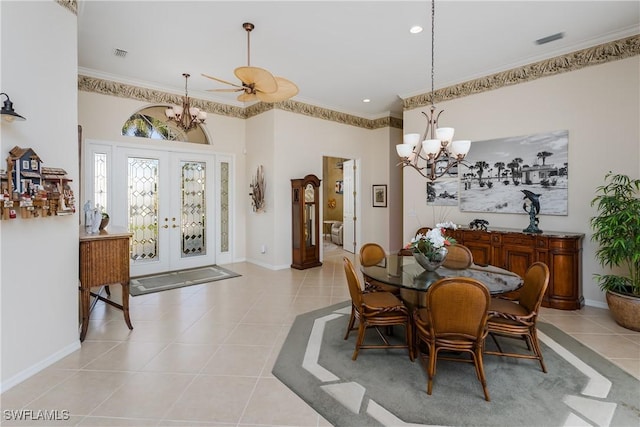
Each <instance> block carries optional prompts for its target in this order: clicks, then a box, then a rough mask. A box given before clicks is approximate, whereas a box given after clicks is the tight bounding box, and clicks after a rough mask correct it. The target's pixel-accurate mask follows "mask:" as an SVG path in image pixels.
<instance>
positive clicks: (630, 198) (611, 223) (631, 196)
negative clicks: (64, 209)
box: [591, 172, 640, 331]
mask: <svg viewBox="0 0 640 427" xmlns="http://www.w3.org/2000/svg"><path fill="white" fill-rule="evenodd" d="M591 206H595V207H596V209H597V211H598V214H597V216H595V217H593V218H591V228H592V229H593V235H592V236H591V240H593V241H594V242H596V243H597V244H598V245H599V247H598V249H597V250H596V258H597V260H598V262H599V263H600V265H601V266H602V267H604V268H609V269H612V270H613V271H612V274H595V275H594V276H595V278H596V280H597V282H598V283H599V285H600V289H602V290H603V291H605V292H606V297H607V304H608V305H609V310H610V311H611V314H612V316H613V318H614V319H615V321H616V322H617V323H618V324H619V325H621V326H624V327H625V328H628V329H632V330H635V331H640V179H632V178H630V177H629V176H628V175H623V174H614V173H613V172H608V173H607V174H606V175H605V183H604V184H603V185H601V186H599V187H598V188H597V189H596V197H595V198H594V199H593V200H592V201H591ZM613 273H618V274H613Z"/></svg>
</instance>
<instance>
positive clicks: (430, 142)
mask: <svg viewBox="0 0 640 427" xmlns="http://www.w3.org/2000/svg"><path fill="white" fill-rule="evenodd" d="M434 24H435V0H431V94H430V98H431V108H430V112H429V114H427V113H425V112H424V111H423V112H422V114H424V116H425V117H426V119H427V128H426V129H425V131H424V135H423V136H422V139H421V138H420V134H418V133H408V134H405V135H404V140H403V143H402V144H398V145H396V151H397V153H398V156H399V157H400V159H401V162H400V163H398V166H402V167H403V168H404V167H407V166H410V167H412V168H414V169H415V170H417V171H418V173H420V175H422V176H423V177H425V178H427V179H430V180H431V181H435V180H436V179H438V178H440V177H441V176H443V175H444V174H445V173H447V172H448V171H449V169H451V168H452V167H454V166H456V165H457V164H458V163H459V162H461V161H462V160H463V159H464V157H465V156H466V155H467V153H468V152H469V148H470V147H471V141H453V133H454V128H448V127H438V119H439V118H440V114H442V113H443V111H444V110H441V111H440V112H438V113H437V114H436V107H435V105H434V104H433V98H434V93H435V90H434V76H435V72H434V58H435V55H434V51H435V30H434ZM427 136H428V137H429V138H428V139H427Z"/></svg>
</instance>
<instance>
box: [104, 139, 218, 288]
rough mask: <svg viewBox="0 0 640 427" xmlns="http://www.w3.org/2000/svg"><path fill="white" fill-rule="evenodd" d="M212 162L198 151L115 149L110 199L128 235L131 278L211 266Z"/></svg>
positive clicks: (212, 230) (213, 248) (212, 231)
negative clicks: (129, 238)
mask: <svg viewBox="0 0 640 427" xmlns="http://www.w3.org/2000/svg"><path fill="white" fill-rule="evenodd" d="M213 160H214V159H213V157H212V156H208V155H204V154H200V153H181V152H166V151H157V150H146V149H137V148H126V147H119V148H118V149H117V150H116V154H115V164H116V165H117V166H116V169H117V170H119V171H121V173H119V174H117V176H116V177H115V189H116V192H117V194H118V195H117V196H116V197H115V199H116V200H117V206H118V209H117V211H118V212H119V213H120V214H121V215H123V216H124V221H122V222H123V223H126V224H128V228H129V231H130V232H131V233H133V236H132V239H131V276H132V277H135V276H142V275H148V274H155V273H161V272H166V271H174V270H183V269H186V268H195V267H201V266H205V265H210V264H215V246H214V241H215V232H214V218H215V215H214V208H213V206H214V203H213V199H214V196H213V195H214V194H215V192H214V191H213V190H214V188H213V187H214V178H213V177H214V161H213ZM124 171H126V173H124Z"/></svg>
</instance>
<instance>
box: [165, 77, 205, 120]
mask: <svg viewBox="0 0 640 427" xmlns="http://www.w3.org/2000/svg"><path fill="white" fill-rule="evenodd" d="M182 76H183V77H184V97H183V98H182V106H179V105H174V106H173V107H169V108H167V109H166V110H165V112H164V113H165V114H166V116H167V118H168V119H169V120H170V121H174V122H175V123H176V124H177V125H178V127H180V128H182V129H184V130H185V131H188V130H189V129H191V128H193V127H195V126H196V125H198V124H201V123H204V121H205V120H206V119H207V113H206V112H205V111H202V110H200V109H199V108H196V107H192V106H191V105H190V104H189V92H188V91H187V81H188V79H189V77H191V75H190V74H188V73H182Z"/></svg>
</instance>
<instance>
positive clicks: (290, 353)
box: [273, 303, 640, 427]
mask: <svg viewBox="0 0 640 427" xmlns="http://www.w3.org/2000/svg"><path fill="white" fill-rule="evenodd" d="M349 310H350V306H349V305H348V304H345V303H342V304H338V305H335V306H331V307H327V308H324V309H321V310H317V311H313V312H310V313H306V314H303V315H301V316H298V317H297V318H296V320H295V322H294V324H293V325H292V327H291V330H290V332H289V335H288V337H287V339H286V341H285V343H284V345H283V347H282V350H281V352H280V354H279V356H278V358H277V360H276V363H275V365H274V368H273V374H274V375H275V376H276V377H277V378H278V379H280V380H281V381H282V382H283V383H284V384H286V385H287V386H288V387H289V388H290V389H291V390H293V391H294V392H295V393H296V394H298V395H299V396H300V397H301V398H302V399H304V400H305V401H306V402H307V403H308V404H309V405H311V406H312V407H313V408H314V409H315V410H316V411H318V412H319V413H320V414H321V415H322V416H323V417H324V418H326V419H327V420H328V421H329V422H331V423H332V424H333V425H335V426H340V427H348V426H380V425H382V426H408V425H410V426H418V425H422V426H445V425H447V426H638V425H639V419H640V408H639V405H640V382H639V381H638V380H636V379H635V378H634V377H632V376H631V375H629V374H628V373H626V372H625V371H623V370H622V369H620V368H618V367H617V366H615V365H613V364H612V363H610V362H609V361H607V360H606V359H604V358H603V357H601V356H600V355H598V354H597V353H595V352H593V351H592V350H590V349H588V348H587V347H585V346H584V345H582V344H580V343H579V342H577V341H576V340H574V339H573V338H571V337H570V336H568V335H566V334H565V333H563V332H562V331H560V330H559V329H557V328H555V327H554V326H552V325H549V324H544V323H540V322H539V324H538V329H539V333H540V340H541V341H542V351H543V355H544V358H545V364H546V366H547V371H548V373H546V374H545V373H543V372H542V371H541V369H540V364H539V363H538V362H537V361H535V360H525V359H514V358H506V357H498V356H490V355H487V356H485V357H484V363H485V371H486V377H487V383H488V388H489V393H490V395H491V402H486V401H485V400H484V395H483V393H482V387H481V386H480V383H479V381H478V380H477V378H476V376H475V372H474V368H473V364H462V363H454V362H447V361H439V362H438V364H437V372H436V376H435V378H434V385H433V393H432V395H430V396H429V395H427V393H426V373H425V371H424V369H423V367H422V365H421V363H420V362H418V361H415V362H411V361H410V360H409V357H408V354H407V351H406V350H404V349H394V350H371V349H364V350H361V352H360V354H359V355H358V359H357V360H356V361H352V360H351V355H352V353H353V350H354V345H355V338H356V334H355V333H352V334H351V335H350V336H349V339H348V340H346V341H345V340H343V336H344V333H345V328H346V325H347V321H348V318H349ZM371 332H372V333H373V335H371V336H368V337H367V340H375V339H376V336H375V331H371ZM402 335H403V331H402V330H401V329H400V328H399V329H398V330H397V333H394V337H395V336H398V339H399V338H400V337H401V336H402ZM490 341H491V340H488V341H487V347H490V346H492V343H491V342H490ZM500 343H501V345H502V346H503V349H505V347H508V346H509V345H511V346H512V348H515V347H513V346H520V345H521V344H520V341H519V340H512V339H506V338H505V339H501V341H500ZM523 349H524V347H523V348H521V349H520V351H521V350H523ZM505 350H506V349H505Z"/></svg>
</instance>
